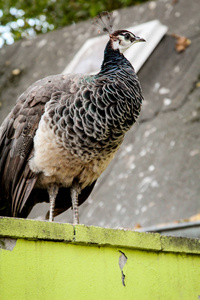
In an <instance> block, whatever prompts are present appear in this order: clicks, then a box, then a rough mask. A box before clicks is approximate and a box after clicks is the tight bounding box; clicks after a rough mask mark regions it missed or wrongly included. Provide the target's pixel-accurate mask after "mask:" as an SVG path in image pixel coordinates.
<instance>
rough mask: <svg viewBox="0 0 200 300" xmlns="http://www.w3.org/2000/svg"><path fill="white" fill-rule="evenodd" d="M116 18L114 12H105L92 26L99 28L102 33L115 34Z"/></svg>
mask: <svg viewBox="0 0 200 300" xmlns="http://www.w3.org/2000/svg"><path fill="white" fill-rule="evenodd" d="M114 21H115V18H114V16H113V13H112V12H108V11H103V12H101V13H100V14H99V15H98V16H97V17H95V18H94V19H93V22H92V24H93V25H95V26H97V27H99V29H100V32H107V33H109V34H111V33H113V23H114Z"/></svg>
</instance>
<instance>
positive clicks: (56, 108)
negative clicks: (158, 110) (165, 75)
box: [0, 30, 144, 222]
mask: <svg viewBox="0 0 200 300" xmlns="http://www.w3.org/2000/svg"><path fill="white" fill-rule="evenodd" d="M137 41H144V40H143V39H140V38H138V37H136V36H135V35H134V34H132V33H130V32H128V31H126V30H118V31H115V32H114V33H112V34H110V40H109V42H108V44H107V46H106V48H105V53H104V61H103V63H102V67H101V70H100V72H99V73H98V74H96V75H77V74H76V75H72V74H70V75H55V76H49V77H47V78H44V79H42V80H39V81H37V82H36V83H34V84H33V85H32V86H31V87H29V88H28V90H27V91H26V92H25V93H23V94H22V95H21V96H20V97H19V99H18V100H17V103H16V105H15V107H14V108H13V110H12V111H11V113H10V114H9V115H8V117H7V118H6V119H5V121H4V122H3V124H2V126H1V128H0V155H1V159H0V170H1V172H0V189H1V195H0V215H7V216H18V217H26V216H27V215H28V213H29V211H30V210H31V208H32V207H33V205H34V204H35V203H37V202H42V201H49V197H48V193H49V195H50V198H53V199H54V200H53V202H52V203H51V211H50V214H51V220H53V216H56V215H58V214H60V213H61V212H63V211H65V210H66V209H68V208H69V207H71V205H72V204H73V203H72V202H73V201H72V200H73V199H71V198H72V194H73V193H72V192H74V190H75V195H76V196H75V198H77V201H78V204H79V205H80V204H81V203H82V202H84V201H85V200H86V199H87V197H88V196H89V194H90V193H91V191H92V189H93V187H94V184H95V182H96V180H97V179H98V177H99V176H100V174H101V173H102V172H103V171H104V170H105V168H106V167H107V165H108V164H109V162H110V160H111V159H112V158H113V156H114V154H115V152H116V151H117V149H118V148H119V146H120V144H121V143H122V141H123V138H124V135H125V133H126V132H127V131H128V130H129V129H130V127H131V126H132V125H133V123H134V122H135V121H136V119H137V117H138V116H139V113H140V108H141V104H142V99H143V97H142V91H141V87H140V83H139V81H138V78H137V76H136V74H135V71H134V69H133V67H132V65H131V64H130V62H129V61H128V60H127V59H126V58H125V57H124V55H123V54H122V52H123V51H124V50H125V49H127V48H128V47H130V46H131V45H132V44H133V43H135V42H137ZM55 187H56V188H55ZM54 201H55V205H54ZM74 205H75V206H77V203H76V204H74ZM54 206H55V209H54ZM75 210H77V208H76V207H75ZM77 222H78V221H77Z"/></svg>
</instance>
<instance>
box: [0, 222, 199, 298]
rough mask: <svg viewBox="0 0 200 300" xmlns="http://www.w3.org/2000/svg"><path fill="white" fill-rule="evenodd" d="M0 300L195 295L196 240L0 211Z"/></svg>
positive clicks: (191, 296) (197, 277)
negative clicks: (7, 215) (10, 215)
mask: <svg viewBox="0 0 200 300" xmlns="http://www.w3.org/2000/svg"><path fill="white" fill-rule="evenodd" d="M0 248H1V249H0V299H1V300H7V299H9V300H10V299H12V300H14V299H17V300H18V299H20V300H21V299H29V300H32V299H44V300H45V299H52V300H57V299H58V300H62V299H72V300H73V299H75V300H76V299H87V300H90V299H102V300H104V299H105V300H107V299H109V300H112V299H128V300H129V299H130V300H131V299H136V300H145V299H148V300H151V299H152V300H156V299H161V300H165V299H166V300H170V299H172V300H176V299H186V300H192V299H197V300H198V299H200V240H198V239H188V238H181V237H166V236H161V235H159V234H157V233H156V234H153V233H139V232H134V231H130V230H120V229H108V228H100V227H93V226H85V225H76V226H73V225H71V224H61V223H49V222H43V221H35V220H24V219H14V218H0Z"/></svg>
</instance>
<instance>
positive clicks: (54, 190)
mask: <svg viewBox="0 0 200 300" xmlns="http://www.w3.org/2000/svg"><path fill="white" fill-rule="evenodd" d="M58 190H59V188H58V186H57V185H50V186H49V188H48V193H49V202H50V208H49V222H53V220H54V208H55V201H56V196H57V194H58Z"/></svg>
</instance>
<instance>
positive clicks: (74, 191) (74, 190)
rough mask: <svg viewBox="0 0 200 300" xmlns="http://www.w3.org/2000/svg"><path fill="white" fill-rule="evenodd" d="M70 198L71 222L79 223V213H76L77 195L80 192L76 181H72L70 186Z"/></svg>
mask: <svg viewBox="0 0 200 300" xmlns="http://www.w3.org/2000/svg"><path fill="white" fill-rule="evenodd" d="M70 192H71V199H72V209H73V224H74V225H76V224H79V215H78V195H79V194H80V192H81V188H80V185H79V184H78V182H76V181H75V182H73V184H72V187H71V190H70Z"/></svg>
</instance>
